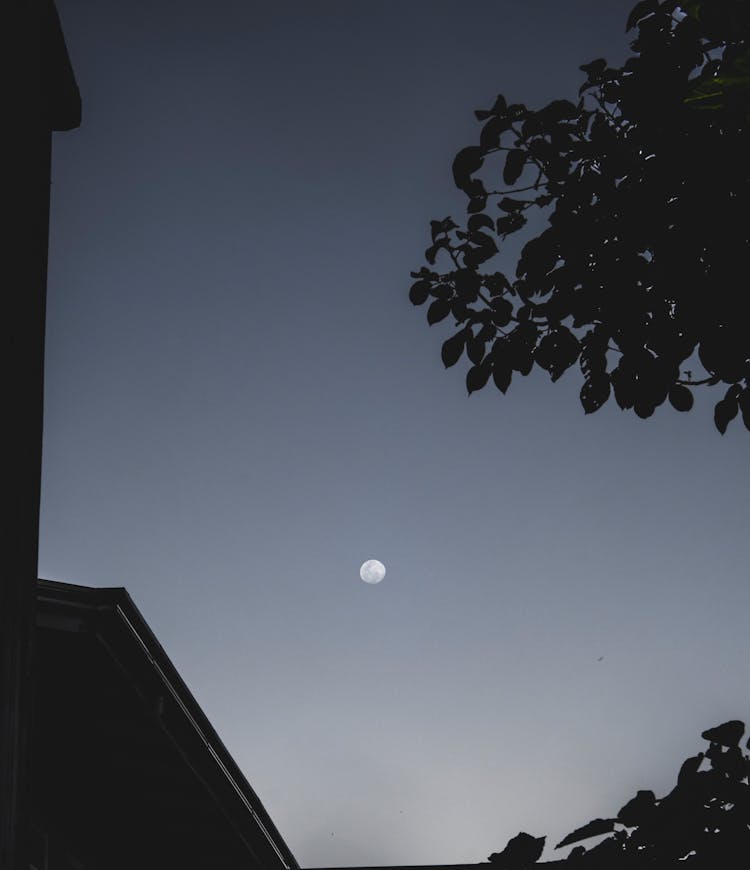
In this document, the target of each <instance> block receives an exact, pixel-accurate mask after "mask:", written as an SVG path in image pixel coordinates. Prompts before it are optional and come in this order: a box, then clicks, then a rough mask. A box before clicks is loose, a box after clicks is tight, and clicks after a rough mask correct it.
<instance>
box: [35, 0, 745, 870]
mask: <svg viewBox="0 0 750 870" xmlns="http://www.w3.org/2000/svg"><path fill="white" fill-rule="evenodd" d="M631 5H632V2H630V0H628V2H621V0H617V2H612V0H610V2H608V3H602V2H600V0H585V2H584V0H578V2H571V3H565V4H561V3H559V2H555V0H545V2H542V0H536V2H530V0H526V2H522V0H515V2H509V0H506V2H501V0H494V2H489V0H473V2H465V3H463V4H461V3H457V2H443V0H429V2H425V0H406V2H398V3H397V2H393V0H379V2H373V0H368V2H365V0H359V2H356V0H351V2H340V0H337V2H332V0H308V2H302V0H298V2H273V3H270V2H267V3H258V2H251V0H244V2H240V0H234V2H233V0H213V2H211V3H210V4H209V3H198V2H185V0H181V2H178V0H170V2H163V0H128V2H122V0H120V2H113V0H96V2H94V0H58V8H59V11H60V15H61V18H62V22H63V27H64V30H65V34H66V39H67V42H68V47H69V50H70V54H71V57H72V61H73V65H74V69H75V72H76V75H77V78H78V82H79V85H80V88H81V92H82V96H83V106H84V120H83V125H82V127H81V128H80V130H77V131H75V132H70V133H64V134H57V135H56V136H55V141H54V166H53V187H52V224H51V243H50V266H49V302H48V312H49V313H48V332H47V335H48V339H47V375H46V378H47V380H46V411H45V414H46V419H45V442H44V476H43V493H42V527H41V554H40V576H42V577H47V578H50V579H57V580H64V581H67V582H71V583H82V584H86V585H92V586H125V587H126V588H127V590H128V591H129V592H130V594H131V595H132V596H133V598H134V600H135V602H136V604H137V605H138V607H139V608H140V609H141V611H142V612H143V614H144V616H145V618H146V619H147V620H148V622H149V623H150V625H151V627H152V628H153V629H154V631H155V633H156V635H157V636H158V638H159V639H160V641H161V642H162V644H163V645H164V647H165V648H166V650H167V652H168V654H169V655H170V657H171V658H172V660H173V661H174V663H175V665H176V666H177V668H178V669H179V671H180V672H181V674H182V676H183V677H184V678H185V680H186V682H187V683H188V685H189V686H190V687H191V689H192V690H193V692H194V694H195V695H196V697H197V699H198V701H199V703H200V704H201V705H202V706H203V709H204V710H205V712H206V713H207V715H208V716H209V718H210V719H211V721H212V722H213V724H214V725H215V727H216V729H217V730H218V732H219V734H220V735H221V736H222V738H223V739H224V741H225V743H226V744H227V746H228V748H229V750H230V752H231V753H232V754H233V755H234V757H235V758H236V760H237V762H238V763H239V765H240V767H241V768H242V769H243V771H244V772H245V774H246V775H247V777H248V778H249V780H250V782H251V783H252V785H253V786H254V788H255V789H256V791H257V792H258V794H259V796H260V798H261V800H262V801H263V802H264V804H265V806H266V808H267V809H268V811H269V813H270V814H271V816H272V818H273V819H274V821H275V823H276V824H277V826H278V827H279V829H280V831H281V833H282V835H283V836H284V837H285V839H286V840H287V842H288V844H289V846H290V847H291V849H292V850H293V852H294V853H295V855H296V857H297V859H298V860H299V862H300V864H302V866H303V867H304V866H320V865H329V866H334V865H345V864H355V865H356V864H360V865H365V864H393V863H399V862H400V863H407V864H408V863H414V864H418V863H428V862H436V863H451V862H469V861H480V860H484V859H485V858H486V856H487V855H488V854H489V853H490V852H492V851H497V850H500V849H502V847H503V846H504V845H505V843H506V841H507V839H508V838H509V837H511V836H513V835H515V834H517V833H518V831H519V830H525V831H528V832H529V833H532V834H534V835H536V836H540V835H542V834H548V844H550V845H554V843H556V842H557V841H558V840H559V839H561V838H562V836H563V835H564V834H566V833H568V832H569V831H570V830H572V828H574V827H577V826H578V825H580V824H583V823H584V822H587V821H588V820H589V819H591V818H594V817H596V816H607V815H613V814H614V813H615V812H616V811H617V810H618V809H619V807H620V806H621V805H622V804H623V803H624V802H625V801H626V800H627V799H629V798H630V797H632V796H633V794H634V793H635V790H636V789H637V788H652V789H654V790H655V791H656V792H657V794H660V793H663V792H665V791H667V790H669V789H670V788H671V787H672V785H673V784H674V781H675V777H676V772H677V769H678V767H679V764H680V763H681V761H682V760H683V759H684V758H685V757H686V756H687V755H688V754H694V753H695V752H696V751H697V750H698V749H702V748H703V746H704V745H705V744H703V742H702V741H701V740H700V732H701V731H702V730H703V729H705V728H707V727H709V726H712V725H716V724H718V723H719V722H722V721H725V720H727V719H730V718H744V719H745V720H746V721H748V720H750V700H749V699H748V695H747V687H748V682H749V678H750V668H749V667H748V655H747V624H748V612H750V582H748V581H749V580H750V578H749V577H748V573H749V572H748V565H750V536H749V535H748V520H749V519H750V462H748V447H749V446H750V441H749V440H748V433H747V432H746V431H745V430H744V429H743V428H742V426H741V424H739V423H737V422H735V424H733V425H732V426H730V428H729V430H728V433H727V435H726V436H724V437H723V438H722V437H721V436H720V435H719V434H718V433H717V432H716V431H715V429H714V427H713V423H712V419H711V411H710V406H711V404H712V401H716V397H715V396H713V395H711V394H708V395H700V394H699V395H698V397H697V401H696V408H695V409H694V410H693V412H691V413H690V414H686V415H680V414H678V413H677V412H676V411H673V410H672V409H671V408H668V407H663V408H661V409H659V410H658V411H657V413H656V415H655V417H653V418H652V419H651V420H648V421H643V420H640V419H638V418H637V417H635V416H634V415H633V414H632V413H623V412H620V410H619V409H618V408H617V407H616V406H615V405H614V403H613V402H611V403H610V404H609V405H608V406H606V407H605V408H604V409H602V410H601V411H599V412H598V413H597V414H595V415H594V416H591V417H588V418H587V417H585V416H584V414H583V411H582V409H581V407H580V405H579V403H578V398H577V393H578V389H579V388H580V380H579V377H580V376H579V375H578V374H576V372H575V371H571V372H569V373H568V374H566V375H565V376H564V377H563V378H562V380H561V381H560V382H559V383H557V384H554V385H553V384H550V383H549V381H548V379H547V378H546V376H543V377H535V376H530V377H528V378H525V379H519V380H518V381H516V382H514V383H513V385H512V386H511V388H510V390H509V392H508V395H507V396H505V397H503V396H502V395H500V394H499V393H498V392H497V391H495V390H491V389H490V388H487V389H486V390H484V391H483V392H481V393H479V394H475V395H473V396H472V397H471V398H467V396H466V391H465V388H464V384H463V377H464V372H465V364H464V363H462V364H460V365H459V366H456V368H455V369H451V370H450V371H449V372H445V371H444V370H443V366H442V363H441V361H440V344H441V341H442V340H443V339H444V338H445V337H447V335H448V327H447V326H446V325H445V324H441V325H440V326H439V327H432V328H428V326H427V324H426V321H425V309H424V308H419V309H415V308H413V307H412V306H411V304H410V303H409V301H408V298H407V291H408V287H409V285H410V283H411V278H410V276H409V272H410V270H416V269H418V268H419V267H421V266H422V265H423V262H424V259H423V251H424V249H425V248H426V247H427V245H428V242H429V220H430V219H431V218H443V217H445V216H446V215H447V214H451V213H452V214H453V215H454V217H456V218H459V216H460V215H461V213H462V209H463V208H464V205H465V200H464V198H463V196H462V195H461V194H460V193H459V192H458V191H456V190H455V188H454V186H453V182H452V177H451V172H450V167H451V161H452V158H453V156H454V154H455V153H456V151H457V150H458V149H459V148H461V147H463V146H464V145H468V144H474V142H475V140H476V137H477V136H478V130H479V125H478V124H477V122H476V121H475V120H474V116H473V110H474V109H476V108H484V107H487V106H488V105H490V104H491V103H492V102H493V101H494V98H495V96H496V95H497V93H498V92H503V93H504V94H505V95H506V96H507V97H508V98H509V99H510V100H512V101H523V102H527V103H528V104H529V105H531V106H540V105H542V104H543V103H545V102H547V101H549V100H551V99H554V98H558V97H568V98H570V97H573V98H575V94H576V90H577V86H578V84H579V83H580V81H581V79H582V75H583V74H582V73H580V72H579V71H578V66H579V65H580V64H582V63H585V62H587V61H590V60H592V59H593V58H595V57H599V56H606V57H607V58H608V59H609V60H610V61H612V62H620V61H621V60H622V59H624V57H625V56H626V53H627V41H628V39H627V37H626V35H625V33H624V21H625V18H626V15H627V12H628V11H629V9H630V7H631ZM444 327H445V328H444ZM369 558H377V559H380V560H381V561H383V562H384V563H385V565H386V568H387V571H388V573H387V576H386V578H385V580H384V581H383V582H382V583H380V584H379V585H376V586H371V585H367V584H365V583H363V582H362V581H361V580H360V579H359V574H358V571H359V566H360V564H361V563H362V562H363V561H364V560H365V559H369ZM600 656H604V658H603V660H602V661H597V659H598V658H599V657H600ZM545 854H546V855H550V854H551V853H549V852H547V853H545ZM563 854H564V853H563Z"/></svg>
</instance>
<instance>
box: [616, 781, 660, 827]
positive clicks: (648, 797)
mask: <svg viewBox="0 0 750 870" xmlns="http://www.w3.org/2000/svg"><path fill="white" fill-rule="evenodd" d="M655 808H656V795H655V794H654V793H653V792H652V791H648V790H644V791H639V792H638V793H637V794H636V796H635V797H634V798H632V799H631V800H629V801H628V802H627V803H626V804H625V806H623V807H622V808H621V809H620V811H619V813H617V820H618V821H619V822H622V824H623V825H626V826H627V827H628V828H632V827H635V826H636V825H640V824H643V822H646V821H648V820H649V819H650V818H651V816H652V814H653V812H654V809H655Z"/></svg>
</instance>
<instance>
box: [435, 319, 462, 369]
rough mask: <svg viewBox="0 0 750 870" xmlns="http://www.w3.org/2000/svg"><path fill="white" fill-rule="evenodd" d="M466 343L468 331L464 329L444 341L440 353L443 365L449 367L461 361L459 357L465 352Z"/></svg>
mask: <svg viewBox="0 0 750 870" xmlns="http://www.w3.org/2000/svg"><path fill="white" fill-rule="evenodd" d="M465 344H466V331H465V330H464V329H462V330H461V331H460V332H457V333H456V334H455V335H453V336H451V337H450V338H449V339H448V340H447V341H444V342H443V347H442V349H441V351H440V355H441V357H442V359H443V365H444V366H445V367H446V368H447V369H449V368H450V367H451V366H453V365H455V364H456V363H457V362H458V361H459V359H461V354H462V353H463V352H464V345H465Z"/></svg>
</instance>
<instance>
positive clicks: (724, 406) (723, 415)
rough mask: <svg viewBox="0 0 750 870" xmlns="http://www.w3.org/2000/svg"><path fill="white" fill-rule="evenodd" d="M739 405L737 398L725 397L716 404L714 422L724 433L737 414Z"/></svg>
mask: <svg viewBox="0 0 750 870" xmlns="http://www.w3.org/2000/svg"><path fill="white" fill-rule="evenodd" d="M738 408H739V406H738V403H737V399H732V398H726V397H725V398H723V399H721V401H719V402H717V403H716V405H715V406H714V424H715V425H716V428H717V429H718V430H719V432H721V434H722V435H723V434H724V433H725V432H726V431H727V426H728V425H729V424H730V422H731V421H732V420H734V418H735V417H736V416H737V410H738Z"/></svg>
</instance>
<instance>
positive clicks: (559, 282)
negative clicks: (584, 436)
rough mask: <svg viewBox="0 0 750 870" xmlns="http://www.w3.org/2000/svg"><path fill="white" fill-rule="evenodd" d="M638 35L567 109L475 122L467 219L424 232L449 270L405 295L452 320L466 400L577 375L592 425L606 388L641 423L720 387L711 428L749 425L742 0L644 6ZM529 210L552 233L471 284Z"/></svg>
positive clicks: (459, 167)
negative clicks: (540, 376) (541, 375)
mask: <svg viewBox="0 0 750 870" xmlns="http://www.w3.org/2000/svg"><path fill="white" fill-rule="evenodd" d="M633 28H636V29H637V38H636V39H635V41H634V42H633V43H632V44H631V48H632V49H633V51H634V55H633V56H631V57H630V58H628V60H627V61H626V62H625V64H624V65H623V66H622V67H621V68H619V69H615V68H612V67H610V66H608V64H607V62H606V60H604V59H598V60H594V61H592V62H591V63H588V64H584V65H583V66H582V67H581V69H582V70H583V71H584V72H585V73H586V81H585V82H584V83H583V84H582V86H581V88H580V90H579V100H578V102H577V103H574V102H571V101H569V100H567V99H560V100H555V101H553V102H551V103H550V104H549V105H547V106H545V107H544V108H542V109H539V110H532V109H529V108H527V107H526V106H525V105H523V104H521V103H513V104H508V103H507V102H506V100H505V98H504V97H503V96H502V95H500V96H498V98H497V100H496V101H495V103H494V105H493V106H492V107H491V108H489V109H486V110H481V111H477V112H475V115H476V117H477V120H479V121H483V122H484V126H483V127H482V130H481V133H480V135H479V144H478V145H472V146H469V147H467V148H463V149H462V150H461V151H459V153H458V154H457V155H456V158H455V160H454V162H453V177H454V180H455V183H456V185H457V186H458V187H459V188H460V189H461V190H462V191H463V192H464V193H465V194H466V196H467V197H468V205H467V213H468V218H467V221H466V223H465V225H464V226H459V225H458V224H456V223H455V222H454V221H453V220H452V219H451V218H450V217H448V218H446V219H445V220H442V221H432V222H431V227H432V245H431V246H430V247H429V248H428V249H427V251H426V252H425V257H426V259H427V262H428V263H429V264H430V266H434V265H435V262H436V259H437V258H438V256H440V257H442V258H443V262H445V264H446V265H447V266H448V267H449V271H447V272H438V271H435V270H434V269H430V268H427V267H423V268H422V269H421V270H420V271H419V272H412V277H413V278H416V279H417V280H416V282H415V283H414V284H413V285H412V287H411V290H410V299H411V301H412V302H413V303H414V304H415V305H422V304H424V303H425V302H427V301H428V300H430V299H431V300H432V301H431V304H430V305H429V307H428V310H427V320H428V323H430V324H433V323H438V322H440V321H442V320H444V319H445V318H448V317H449V316H450V317H451V318H452V319H453V320H455V324H456V326H457V327H458V331H457V332H456V333H455V334H454V335H453V336H452V337H451V338H449V339H448V340H447V341H446V342H445V343H444V344H443V346H442V358H443V363H444V364H445V366H446V367H448V366H452V365H454V364H455V363H456V362H457V361H458V360H459V359H460V357H461V355H462V354H463V352H464V351H465V352H466V354H467V356H468V358H469V360H470V362H471V368H470V369H469V370H468V373H467V375H466V385H467V388H468V391H469V393H472V392H473V391H475V390H479V389H481V388H482V387H484V386H485V385H486V384H487V383H488V382H489V380H490V379H492V380H493V382H494V384H495V386H496V387H497V388H498V389H499V390H500V391H501V392H503V393H505V392H506V390H507V389H508V387H509V385H510V383H511V380H512V377H513V374H514V373H516V374H520V375H527V374H528V373H529V372H530V371H531V369H532V368H533V366H534V364H536V365H538V366H540V367H541V368H543V369H545V370H546V371H547V372H548V373H549V375H550V377H551V379H552V380H553V381H556V380H557V379H558V378H559V377H560V376H561V375H562V374H563V373H564V372H565V371H566V370H567V369H568V368H570V367H571V366H573V365H574V364H575V363H576V362H578V363H579V365H580V368H581V371H582V373H583V379H584V380H583V386H582V389H581V393H580V398H581V404H582V405H583V408H584V410H585V412H586V413H587V414H588V413H592V412H594V411H596V410H598V409H599V408H600V407H601V406H602V405H603V404H604V403H605V402H606V401H607V400H608V398H609V397H610V394H611V393H613V394H614V398H615V401H616V402H617V404H618V405H619V406H620V408H623V409H633V410H634V411H635V413H636V414H638V416H639V417H643V418H645V417H650V416H651V414H653V412H654V410H655V409H656V407H657V406H659V405H661V404H662V403H663V402H664V401H665V399H669V402H670V403H671V404H672V406H673V407H674V408H676V409H677V410H678V411H688V410H690V408H691V407H692V405H693V393H692V389H691V388H692V387H696V386H698V385H702V384H705V385H720V384H721V385H723V386H722V387H721V391H722V393H721V398H720V400H719V401H718V403H717V404H716V407H715V413H714V420H715V424H716V427H717V428H718V430H719V431H720V432H721V433H722V434H723V433H724V432H725V431H726V428H727V425H728V424H729V422H730V421H731V420H732V419H733V418H734V417H736V416H737V414H738V412H739V413H740V414H741V416H742V419H743V421H744V424H745V426H746V427H747V428H748V429H750V329H749V328H748V327H749V326H750V317H749V316H748V312H749V311H750V294H749V290H750V288H748V280H747V268H748V262H750V260H749V257H750V221H749V220H748V214H750V161H749V160H748V154H750V133H749V128H750V3H747V2H746V0H683V2H681V3H680V2H678V0H662V2H659V0H644V2H641V3H638V4H637V5H636V6H635V8H634V9H633V11H632V12H631V14H630V17H629V19H628V21H627V29H628V30H630V29H633ZM500 176H501V177H502V183H499V182H498V181H497V180H496V179H498V178H499V177H500ZM535 210H537V211H538V212H539V213H540V214H541V215H542V216H545V217H547V219H548V226H547V227H546V228H545V229H544V230H543V231H542V232H540V233H539V234H538V235H536V236H534V237H533V238H531V239H529V240H528V241H527V242H526V244H525V245H524V247H523V249H522V251H521V254H520V257H519V259H518V262H517V265H516V269H515V277H512V278H511V277H507V276H506V275H505V274H503V273H502V272H500V271H487V272H484V271H480V267H482V266H483V264H487V263H488V261H490V260H493V258H494V257H495V256H496V255H498V254H502V245H503V243H504V241H505V240H506V239H507V238H508V237H509V236H512V235H513V234H515V233H519V232H522V231H523V229H524V227H525V226H526V224H527V220H528V217H529V215H530V214H533V213H534V211H535ZM537 226H538V224H537ZM527 230H528V228H527ZM485 268H486V266H485ZM696 352H697V358H696ZM701 367H702V368H703V369H704V370H705V371H704V372H701V371H700V369H701ZM694 370H697V374H696V375H694V374H693V371H694Z"/></svg>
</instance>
